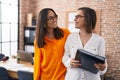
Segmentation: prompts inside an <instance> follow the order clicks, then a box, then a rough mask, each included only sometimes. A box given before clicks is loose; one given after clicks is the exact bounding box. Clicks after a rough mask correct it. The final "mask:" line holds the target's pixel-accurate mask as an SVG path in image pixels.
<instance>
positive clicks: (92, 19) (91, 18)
mask: <svg viewBox="0 0 120 80" xmlns="http://www.w3.org/2000/svg"><path fill="white" fill-rule="evenodd" d="M78 10H82V11H83V13H84V18H85V23H86V24H85V25H86V32H87V33H91V32H92V31H93V29H95V25H96V20H97V19H96V12H95V10H94V9H91V8H89V7H81V8H78Z"/></svg>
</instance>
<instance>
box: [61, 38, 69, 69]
mask: <svg viewBox="0 0 120 80" xmlns="http://www.w3.org/2000/svg"><path fill="white" fill-rule="evenodd" d="M69 41H70V37H68V38H67V40H66V43H65V47H64V49H65V52H64V56H63V58H62V62H63V64H64V65H65V67H67V68H69V67H70V60H71V58H70V56H71V55H70V47H69Z"/></svg>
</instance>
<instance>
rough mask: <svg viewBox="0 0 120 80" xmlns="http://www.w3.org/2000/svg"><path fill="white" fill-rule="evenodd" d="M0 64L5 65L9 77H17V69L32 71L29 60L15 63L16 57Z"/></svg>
mask: <svg viewBox="0 0 120 80" xmlns="http://www.w3.org/2000/svg"><path fill="white" fill-rule="evenodd" d="M0 66H2V67H5V68H6V69H7V70H8V74H9V75H10V77H12V78H15V79H18V76H17V71H18V70H25V71H30V72H33V65H32V64H31V63H30V62H24V61H20V63H17V61H16V59H9V60H8V61H6V62H0Z"/></svg>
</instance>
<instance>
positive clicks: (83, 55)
mask: <svg viewBox="0 0 120 80" xmlns="http://www.w3.org/2000/svg"><path fill="white" fill-rule="evenodd" d="M75 60H79V61H80V63H81V66H79V68H82V69H85V70H87V71H90V72H92V73H94V74H96V73H97V72H98V69H97V68H96V67H95V66H94V64H95V63H97V64H98V63H100V64H104V63H105V58H104V57H102V56H99V55H95V54H93V53H90V52H88V51H85V50H83V49H78V50H77V53H76V56H75Z"/></svg>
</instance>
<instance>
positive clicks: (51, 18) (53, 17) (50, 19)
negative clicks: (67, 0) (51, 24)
mask: <svg viewBox="0 0 120 80" xmlns="http://www.w3.org/2000/svg"><path fill="white" fill-rule="evenodd" d="M57 17H58V15H55V16H50V17H49V18H47V20H48V21H52V20H54V19H57Z"/></svg>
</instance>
